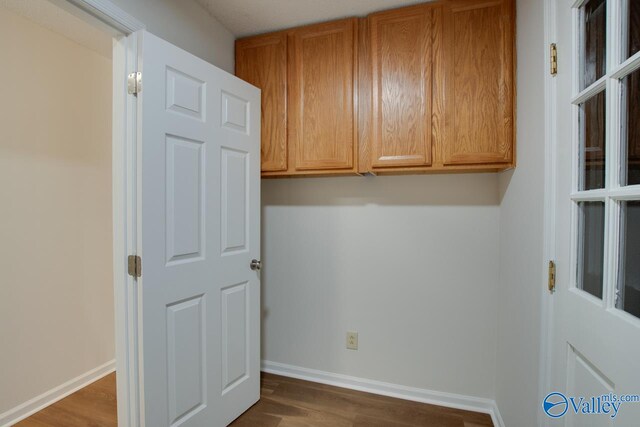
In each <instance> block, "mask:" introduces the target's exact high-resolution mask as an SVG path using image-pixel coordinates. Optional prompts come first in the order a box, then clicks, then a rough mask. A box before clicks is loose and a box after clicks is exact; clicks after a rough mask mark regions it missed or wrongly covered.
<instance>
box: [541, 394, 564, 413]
mask: <svg viewBox="0 0 640 427" xmlns="http://www.w3.org/2000/svg"><path fill="white" fill-rule="evenodd" d="M542 409H544V412H545V413H546V414H547V415H548V416H550V417H551V418H560V417H561V416H563V415H564V414H566V413H567V409H569V401H568V400H567V398H566V396H565V395H564V394H562V393H558V392H554V393H549V394H548V395H547V397H545V398H544V400H543V401H542Z"/></svg>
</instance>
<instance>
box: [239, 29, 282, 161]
mask: <svg viewBox="0 0 640 427" xmlns="http://www.w3.org/2000/svg"><path fill="white" fill-rule="evenodd" d="M236 75H237V76H238V77H240V78H241V79H243V80H245V81H247V82H249V83H251V84H252V85H254V86H256V87H258V88H260V89H261V90H262V97H261V104H262V110H261V111H262V123H261V150H260V151H261V157H262V171H263V172H275V171H285V170H287V166H288V164H287V35H286V33H284V32H282V33H276V34H267V35H263V36H256V37H251V38H247V39H242V40H238V41H237V42H236Z"/></svg>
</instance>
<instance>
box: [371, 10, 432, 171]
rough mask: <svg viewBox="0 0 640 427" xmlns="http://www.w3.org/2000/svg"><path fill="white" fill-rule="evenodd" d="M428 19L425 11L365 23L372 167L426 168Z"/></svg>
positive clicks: (378, 17)
mask: <svg viewBox="0 0 640 427" xmlns="http://www.w3.org/2000/svg"><path fill="white" fill-rule="evenodd" d="M432 18H433V8H432V7H430V6H418V7H411V8H404V9H399V10H392V11H388V12H381V13H377V14H374V15H372V16H371V17H370V18H369V22H370V24H369V25H370V27H371V58H372V62H373V75H372V79H373V94H372V96H373V123H374V126H373V135H372V161H371V163H372V166H373V167H374V168H375V167H388V166H422V165H430V164H431V156H432V154H431V151H432V150H431V93H432V68H433V66H432V57H431V52H432V31H433V26H432Z"/></svg>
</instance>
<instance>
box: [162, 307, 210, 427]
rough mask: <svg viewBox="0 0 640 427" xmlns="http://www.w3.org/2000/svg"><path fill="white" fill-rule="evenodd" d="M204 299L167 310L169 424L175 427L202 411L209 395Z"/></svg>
mask: <svg viewBox="0 0 640 427" xmlns="http://www.w3.org/2000/svg"><path fill="white" fill-rule="evenodd" d="M205 310H206V309H205V304H204V299H203V296H197V297H194V298H191V299H188V300H186V301H182V302H178V303H174V304H171V305H169V306H168V307H167V359H168V373H169V386H168V390H169V420H170V424H171V425H173V424H175V423H176V422H179V421H180V420H181V419H186V418H189V417H191V416H192V415H194V414H195V413H196V412H199V411H201V410H202V409H203V408H204V405H205V395H206V383H207V381H206V375H205V372H206V366H205V361H206V354H205V337H204V330H205V321H206V318H207V313H206V311H205Z"/></svg>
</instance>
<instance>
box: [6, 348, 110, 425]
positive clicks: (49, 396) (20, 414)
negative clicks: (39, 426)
mask: <svg viewBox="0 0 640 427" xmlns="http://www.w3.org/2000/svg"><path fill="white" fill-rule="evenodd" d="M115 370H116V362H115V360H111V361H109V362H107V363H105V364H104V365H100V366H98V367H97V368H94V369H92V370H90V371H88V372H85V373H84V374H82V375H79V376H77V377H76V378H74V379H72V380H69V381H67V382H66V383H64V384H60V385H59V386H57V387H54V388H52V389H51V390H49V391H46V392H44V393H42V394H41V395H40V396H37V397H34V398H33V399H31V400H28V401H26V402H24V403H22V404H20V405H18V406H16V407H15V408H13V409H9V410H8V411H6V412H4V413H3V414H0V426H3V427H9V426H11V425H14V424H15V423H17V422H19V421H22V420H24V419H25V418H27V417H29V416H30V415H33V414H35V413H36V412H38V411H40V410H42V409H44V408H46V407H47V406H49V405H52V404H54V403H55V402H57V401H59V400H62V399H64V398H65V397H67V396H69V395H70V394H72V393H74V392H76V391H78V390H80V389H81V388H83V387H86V386H88V385H89V384H91V383H93V382H96V381H98V380H99V379H100V378H103V377H105V376H106V375H109V374H110V373H112V372H113V371H115Z"/></svg>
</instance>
